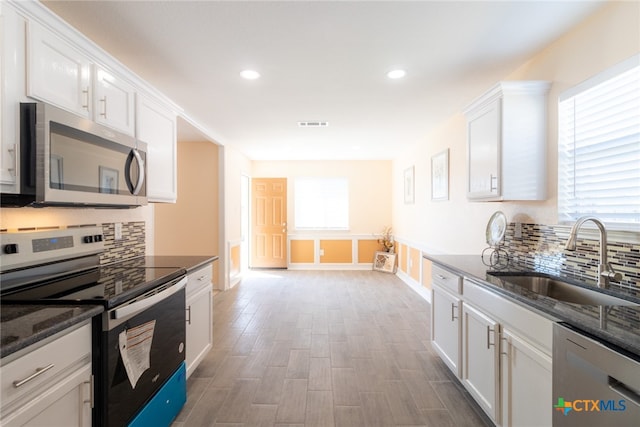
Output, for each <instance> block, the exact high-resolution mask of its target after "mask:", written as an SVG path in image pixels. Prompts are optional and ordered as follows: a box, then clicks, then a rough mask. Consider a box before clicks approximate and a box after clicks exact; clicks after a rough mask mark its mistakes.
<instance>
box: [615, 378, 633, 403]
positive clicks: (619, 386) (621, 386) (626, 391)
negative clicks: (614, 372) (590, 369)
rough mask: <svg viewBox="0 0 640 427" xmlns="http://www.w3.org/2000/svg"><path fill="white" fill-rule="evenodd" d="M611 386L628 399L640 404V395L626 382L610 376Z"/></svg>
mask: <svg viewBox="0 0 640 427" xmlns="http://www.w3.org/2000/svg"><path fill="white" fill-rule="evenodd" d="M609 388H610V389H611V390H613V391H615V392H616V393H618V394H619V395H620V396H622V397H624V398H625V399H627V400H630V401H632V402H633V403H635V404H636V405H638V406H640V395H639V394H638V393H636V392H635V391H633V390H631V389H630V388H629V387H627V386H626V384H625V383H623V382H621V381H618V380H617V379H615V378H613V377H609Z"/></svg>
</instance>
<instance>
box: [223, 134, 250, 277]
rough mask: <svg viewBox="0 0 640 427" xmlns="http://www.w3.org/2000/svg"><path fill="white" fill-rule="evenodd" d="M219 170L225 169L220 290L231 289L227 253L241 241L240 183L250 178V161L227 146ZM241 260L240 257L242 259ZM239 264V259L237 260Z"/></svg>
mask: <svg viewBox="0 0 640 427" xmlns="http://www.w3.org/2000/svg"><path fill="white" fill-rule="evenodd" d="M221 153H222V159H221V165H222V166H221V167H222V168H223V169H224V177H223V181H224V182H223V183H222V186H223V189H222V190H221V192H222V195H221V198H220V200H223V203H222V206H221V209H220V211H221V212H220V215H221V217H222V218H221V224H224V226H223V229H224V234H223V235H222V236H221V239H220V242H221V243H220V244H221V248H220V249H221V252H220V268H221V270H220V271H221V273H220V283H221V286H220V289H229V288H230V287H231V282H230V274H231V270H232V266H231V265H230V263H229V261H228V259H229V251H230V248H231V247H234V246H237V245H238V244H240V243H241V239H242V224H241V202H242V200H241V194H242V192H241V189H242V187H241V182H242V181H241V179H242V176H243V175H245V176H248V177H250V176H251V161H250V160H249V159H248V158H247V157H246V156H245V155H243V154H242V153H240V152H239V151H238V150H235V149H234V148H231V147H229V146H225V147H221ZM241 256H242V255H241ZM240 262H242V259H241V260H240Z"/></svg>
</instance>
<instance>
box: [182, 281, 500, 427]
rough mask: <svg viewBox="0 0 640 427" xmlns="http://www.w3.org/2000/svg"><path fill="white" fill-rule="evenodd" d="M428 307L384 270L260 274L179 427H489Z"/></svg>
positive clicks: (199, 377)
mask: <svg viewBox="0 0 640 427" xmlns="http://www.w3.org/2000/svg"><path fill="white" fill-rule="evenodd" d="M429 309H430V306H429V304H428V303H427V302H426V301H425V300H424V299H422V298H421V297H420V296H418V295H417V294H416V293H415V292H414V291H412V290H411V289H410V288H409V287H407V286H406V285H405V284H403V283H402V282H401V281H400V280H399V279H398V278H397V277H395V276H393V275H390V274H385V273H381V272H375V271H280V270H275V271H262V272H251V273H249V274H248V275H247V276H246V277H245V278H243V280H242V282H241V283H239V284H238V285H237V286H235V287H234V288H233V289H231V290H229V291H226V292H221V293H218V294H217V295H216V296H215V297H214V315H213V317H214V321H213V323H214V344H213V349H212V350H211V352H210V353H209V354H208V355H207V357H206V359H205V360H204V361H203V362H202V363H201V365H200V366H199V367H198V368H197V369H196V370H195V371H194V373H193V375H192V376H191V378H190V379H189V381H188V399H187V403H186V405H185V407H184V408H183V410H182V412H181V413H180V414H179V415H178V417H177V419H176V421H175V422H174V423H173V427H182V426H188V427H200V426H238V427H239V426H290V427H293V426H304V427H313V426H328V427H332V426H336V427H342V426H347V427H357V426H438V427H446V426H456V427H461V426H486V425H490V424H491V423H490V422H489V421H488V420H487V418H486V417H484V415H482V414H481V413H480V409H478V407H477V406H476V405H475V404H474V403H472V402H471V399H470V397H469V396H468V395H467V393H466V392H465V391H464V389H462V387H461V386H460V384H459V383H457V382H456V381H455V380H453V381H452V377H451V375H450V374H449V372H448V370H447V368H446V367H445V366H444V364H443V363H442V362H441V361H440V359H439V358H438V357H437V356H436V355H435V354H434V352H433V351H432V349H431V345H430V343H429V322H430V318H429Z"/></svg>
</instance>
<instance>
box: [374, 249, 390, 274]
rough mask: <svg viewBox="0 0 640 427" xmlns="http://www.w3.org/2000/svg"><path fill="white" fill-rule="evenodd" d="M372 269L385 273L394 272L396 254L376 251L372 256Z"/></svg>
mask: <svg viewBox="0 0 640 427" xmlns="http://www.w3.org/2000/svg"><path fill="white" fill-rule="evenodd" d="M373 269H374V270H376V271H383V272H385V273H395V272H396V254H395V253H394V254H392V253H390V252H381V251H379V252H376V253H375V255H374V257H373Z"/></svg>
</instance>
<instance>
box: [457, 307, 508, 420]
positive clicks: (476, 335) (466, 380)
mask: <svg viewBox="0 0 640 427" xmlns="http://www.w3.org/2000/svg"><path fill="white" fill-rule="evenodd" d="M462 355H463V356H462V360H463V362H462V383H463V384H464V386H465V387H466V388H467V390H468V391H469V393H470V394H471V395H472V396H473V398H474V399H475V400H476V402H477V403H478V404H479V405H480V406H481V407H482V409H483V410H484V411H485V412H486V413H487V415H489V417H490V418H491V419H492V420H493V422H495V423H496V424H500V411H499V404H500V377H499V375H500V324H499V323H498V322H497V321H496V320H494V319H492V318H491V317H489V316H488V315H486V314H484V313H483V312H481V311H480V310H477V309H475V308H474V307H472V306H471V305H469V304H467V303H464V304H463V306H462Z"/></svg>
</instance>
